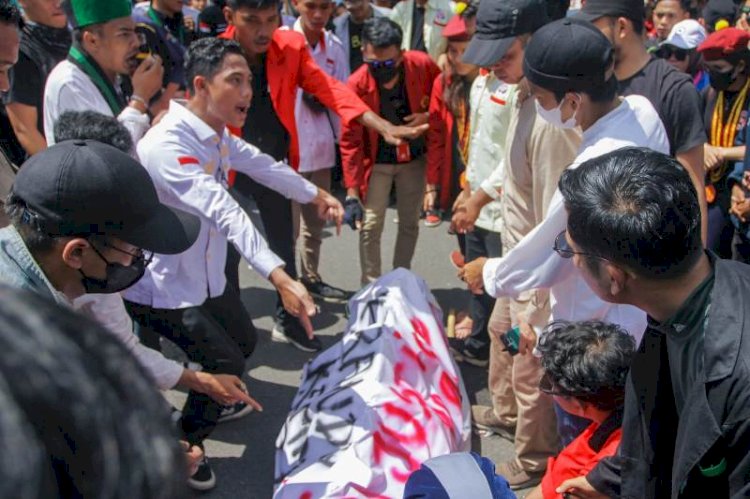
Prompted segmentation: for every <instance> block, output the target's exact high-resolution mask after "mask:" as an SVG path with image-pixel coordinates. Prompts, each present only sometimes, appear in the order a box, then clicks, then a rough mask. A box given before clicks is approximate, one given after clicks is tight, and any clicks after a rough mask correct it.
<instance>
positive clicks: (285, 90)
mask: <svg viewBox="0 0 750 499" xmlns="http://www.w3.org/2000/svg"><path fill="white" fill-rule="evenodd" d="M234 31H235V28H234V26H229V27H228V28H227V30H226V31H225V32H224V33H222V34H221V35H219V38H225V39H229V40H234ZM266 76H267V78H268V87H269V89H270V94H271V101H272V103H273V108H274V109H275V110H276V114H277V115H278V116H279V121H281V124H282V125H284V128H286V130H287V132H288V133H289V138H290V141H289V142H290V144H289V164H291V165H292V167H293V168H294V169H295V170H296V169H297V168H298V167H299V136H298V134H297V122H296V121H295V118H294V106H295V103H296V102H297V88H298V87H299V88H302V90H304V91H305V92H307V93H310V94H312V95H314V96H315V97H317V99H318V100H319V101H320V102H321V103H322V104H323V105H324V106H326V107H327V108H329V109H332V110H333V111H334V112H335V113H336V114H338V115H339V116H340V117H341V123H342V125H343V124H348V123H350V122H352V121H354V120H355V119H357V118H359V117H360V116H362V115H363V114H364V113H366V112H367V111H369V110H370V108H368V107H367V106H366V105H365V103H364V102H362V101H361V100H360V99H357V97H356V95H354V94H353V93H352V91H351V90H350V89H349V88H347V86H346V85H344V84H343V83H341V82H340V81H338V80H336V79H335V78H332V77H330V76H328V75H327V74H326V73H325V72H324V71H323V70H322V69H320V67H318V64H317V63H316V62H315V60H314V59H313V58H312V57H311V56H310V52H309V51H308V50H307V44H306V42H305V37H304V36H302V34H300V33H297V32H296V31H291V30H283V29H277V30H276V31H274V33H273V38H272V39H271V46H270V47H269V49H268V55H267V56H266ZM251 126H262V123H258V124H251ZM232 132H233V133H234V134H235V135H241V133H239V130H232Z"/></svg>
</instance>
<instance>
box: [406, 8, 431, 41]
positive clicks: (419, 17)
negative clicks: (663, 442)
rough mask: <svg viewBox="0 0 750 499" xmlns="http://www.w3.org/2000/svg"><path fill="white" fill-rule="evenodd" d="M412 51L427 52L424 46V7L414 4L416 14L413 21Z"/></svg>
mask: <svg viewBox="0 0 750 499" xmlns="http://www.w3.org/2000/svg"><path fill="white" fill-rule="evenodd" d="M409 48H411V49H412V50H421V51H422V52H427V48H426V47H425V45H424V6H422V7H420V6H419V5H417V4H414V13H413V14H412V20H411V45H410V46H409Z"/></svg>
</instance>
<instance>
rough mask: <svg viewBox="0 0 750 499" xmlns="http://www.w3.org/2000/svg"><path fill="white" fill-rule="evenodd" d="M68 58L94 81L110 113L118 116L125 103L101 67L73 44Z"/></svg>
mask: <svg viewBox="0 0 750 499" xmlns="http://www.w3.org/2000/svg"><path fill="white" fill-rule="evenodd" d="M68 60H70V61H71V62H72V63H73V64H75V65H76V66H78V68H80V70H81V71H83V72H84V73H86V76H88V77H89V78H90V79H91V81H92V82H94V85H96V88H97V89H99V93H101V94H102V97H104V100H106V101H107V105H109V109H110V110H111V111H112V114H113V115H114V116H118V115H119V114H120V113H121V112H122V110H123V108H124V107H125V103H124V102H123V101H122V99H121V98H120V97H119V96H118V95H117V92H115V89H114V87H113V86H112V84H111V83H109V82H108V81H107V80H106V79H105V78H104V75H103V74H102V71H101V69H99V67H98V66H97V65H96V63H95V62H93V61H91V60H90V59H89V58H88V57H87V56H86V55H84V54H83V52H81V51H80V50H79V49H78V47H76V46H75V45H74V46H72V47H70V52H68Z"/></svg>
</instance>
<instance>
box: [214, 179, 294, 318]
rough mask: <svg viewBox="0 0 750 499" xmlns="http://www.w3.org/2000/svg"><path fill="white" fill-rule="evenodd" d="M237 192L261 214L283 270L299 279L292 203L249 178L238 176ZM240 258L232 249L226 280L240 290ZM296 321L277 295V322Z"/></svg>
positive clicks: (271, 247)
mask: <svg viewBox="0 0 750 499" xmlns="http://www.w3.org/2000/svg"><path fill="white" fill-rule="evenodd" d="M234 189H236V190H237V192H239V193H240V194H242V195H243V196H247V197H252V198H253V199H254V200H255V204H256V205H257V206H258V211H259V212H260V219H261V222H262V223H263V228H264V229H265V233H266V240H267V241H268V247H269V248H270V249H271V251H273V252H274V253H276V255H278V257H279V258H281V259H282V260H284V264H285V266H284V270H285V271H286V273H287V274H289V276H290V277H291V278H292V279H296V278H297V267H296V264H295V255H294V253H295V252H294V225H293V221H292V202H291V201H290V200H288V199H287V198H285V197H284V196H282V195H281V194H279V193H278V192H276V191H274V190H272V189H269V188H268V187H265V186H263V185H261V184H259V183H257V182H255V181H254V180H252V179H251V178H250V177H248V176H247V175H242V174H237V180H236V182H235V185H234ZM240 258H241V257H240V254H239V253H238V252H237V250H236V249H235V248H234V246H232V245H231V244H230V245H229V250H228V251H227V265H226V276H227V281H228V282H229V283H231V284H233V285H234V286H235V287H236V288H237V289H239V288H240V282H239V270H238V269H239V263H240ZM292 319H293V320H296V319H295V318H294V317H291V316H290V315H289V314H288V313H287V312H286V310H284V305H283V303H282V302H281V296H279V295H278V294H277V299H276V320H277V321H281V322H284V321H287V320H292Z"/></svg>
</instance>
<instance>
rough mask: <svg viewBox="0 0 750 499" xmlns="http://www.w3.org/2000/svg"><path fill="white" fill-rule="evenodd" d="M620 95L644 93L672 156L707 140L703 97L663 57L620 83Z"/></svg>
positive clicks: (685, 75)
mask: <svg viewBox="0 0 750 499" xmlns="http://www.w3.org/2000/svg"><path fill="white" fill-rule="evenodd" d="M619 90H620V94H621V95H624V96H628V95H642V96H644V97H646V98H647V99H648V100H649V101H651V104H652V105H653V106H654V108H655V109H656V112H657V113H659V117H660V118H661V121H662V123H664V128H665V129H666V131H667V138H668V139H669V150H670V153H671V154H672V155H675V154H677V153H681V152H685V151H688V150H690V149H692V148H693V147H695V146H698V145H700V144H704V143H705V142H706V134H705V132H704V129H703V109H702V106H701V98H700V96H699V95H698V91H697V90H696V89H695V86H694V85H693V82H692V81H691V79H690V77H689V76H688V75H687V74H685V73H682V72H680V71H678V70H676V69H675V68H674V67H672V66H671V65H670V64H669V63H668V62H666V61H664V60H662V59H656V58H653V57H652V58H651V60H650V61H649V62H648V64H646V66H644V68H643V69H641V70H640V71H639V72H637V73H636V74H635V75H633V76H632V77H630V78H628V79H627V80H623V81H621V82H620V86H619Z"/></svg>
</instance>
